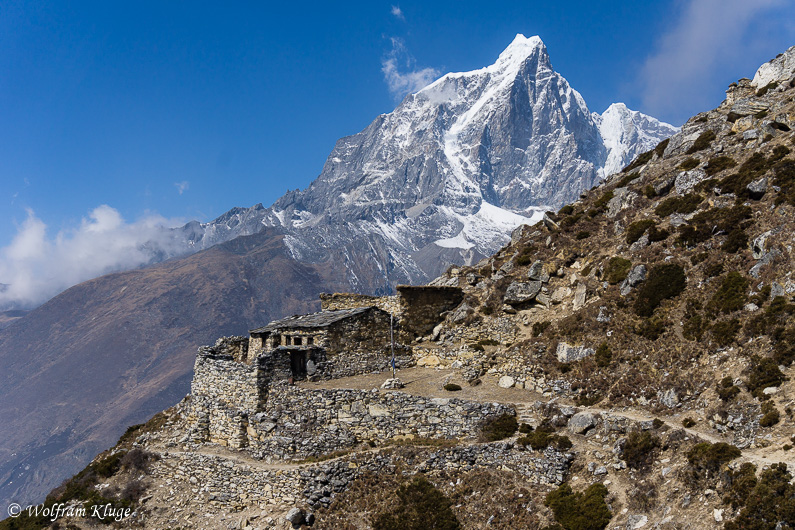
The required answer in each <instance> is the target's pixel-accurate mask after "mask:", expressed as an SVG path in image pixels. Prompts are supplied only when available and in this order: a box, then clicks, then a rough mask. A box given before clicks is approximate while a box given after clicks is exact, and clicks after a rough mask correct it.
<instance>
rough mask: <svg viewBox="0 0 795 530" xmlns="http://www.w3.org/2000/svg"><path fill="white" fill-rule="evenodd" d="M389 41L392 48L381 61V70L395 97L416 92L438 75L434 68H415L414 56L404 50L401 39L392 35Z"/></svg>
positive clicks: (399, 97) (398, 97)
mask: <svg viewBox="0 0 795 530" xmlns="http://www.w3.org/2000/svg"><path fill="white" fill-rule="evenodd" d="M390 41H391V43H392V49H391V50H390V51H389V53H388V54H387V56H386V57H385V58H384V60H383V61H382V62H381V71H382V72H383V73H384V80H385V81H386V84H387V87H388V88H389V92H390V93H391V94H392V96H393V97H394V98H395V99H398V100H399V99H401V98H403V97H404V96H405V95H406V94H410V93H414V92H417V91H418V90H420V89H422V88H424V87H426V86H428V85H429V84H430V83H431V82H433V81H434V80H435V79H436V78H437V77H439V71H438V70H437V69H435V68H421V69H417V68H415V60H414V57H412V56H411V54H410V53H409V52H408V50H406V46H405V44H403V41H402V40H401V39H398V38H396V37H392V38H391V39H390ZM401 70H402V71H401Z"/></svg>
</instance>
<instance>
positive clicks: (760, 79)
mask: <svg viewBox="0 0 795 530" xmlns="http://www.w3.org/2000/svg"><path fill="white" fill-rule="evenodd" d="M793 74H795V46H792V47H791V48H790V49H788V50H787V51H786V52H784V53H782V54H781V55H779V56H778V57H776V58H775V59H773V60H772V61H768V62H766V63H765V64H763V65H762V66H760V67H759V69H758V70H757V71H756V75H754V80H753V81H751V85H752V86H754V87H756V88H763V87H765V86H767V85H768V84H769V83H772V82H776V83H781V82H782V81H789V80H790V79H791V78H792V76H793Z"/></svg>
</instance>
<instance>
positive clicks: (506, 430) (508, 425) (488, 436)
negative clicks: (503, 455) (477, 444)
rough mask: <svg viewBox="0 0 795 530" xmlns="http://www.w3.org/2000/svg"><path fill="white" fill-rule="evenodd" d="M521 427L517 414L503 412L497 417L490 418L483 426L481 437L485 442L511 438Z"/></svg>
mask: <svg viewBox="0 0 795 530" xmlns="http://www.w3.org/2000/svg"><path fill="white" fill-rule="evenodd" d="M518 429H519V423H518V422H517V421H516V416H513V415H511V414H503V415H501V416H497V417H495V418H490V419H488V420H486V421H485V422H484V423H483V426H482V427H481V436H480V437H481V439H482V440H483V441H485V442H496V441H497V440H504V439H505V438H510V437H511V436H513V435H514V433H516V431H517V430H518Z"/></svg>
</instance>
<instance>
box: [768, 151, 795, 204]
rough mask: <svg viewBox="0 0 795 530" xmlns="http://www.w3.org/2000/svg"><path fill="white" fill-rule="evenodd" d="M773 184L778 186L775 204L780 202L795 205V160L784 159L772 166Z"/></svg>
mask: <svg viewBox="0 0 795 530" xmlns="http://www.w3.org/2000/svg"><path fill="white" fill-rule="evenodd" d="M773 184H775V185H776V186H778V187H779V188H780V190H779V192H778V195H776V200H775V203H776V206H778V205H780V204H791V205H793V206H795V161H793V160H790V159H786V160H782V161H780V162H778V163H777V164H776V165H775V166H774V168H773Z"/></svg>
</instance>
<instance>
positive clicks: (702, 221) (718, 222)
mask: <svg viewBox="0 0 795 530" xmlns="http://www.w3.org/2000/svg"><path fill="white" fill-rule="evenodd" d="M751 213H752V212H751V208H750V207H748V206H734V207H732V208H712V209H710V210H707V211H705V212H699V213H697V214H696V215H695V216H693V218H692V219H691V220H690V223H689V224H686V225H682V226H680V227H679V238H678V239H677V242H678V243H679V244H680V245H683V246H686V247H692V246H695V245H697V244H698V243H702V242H704V241H707V240H709V239H710V238H711V237H712V236H713V233H726V234H731V233H732V232H733V231H735V230H744V229H745V227H746V222H745V221H746V220H747V219H749V218H750V217H751Z"/></svg>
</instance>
